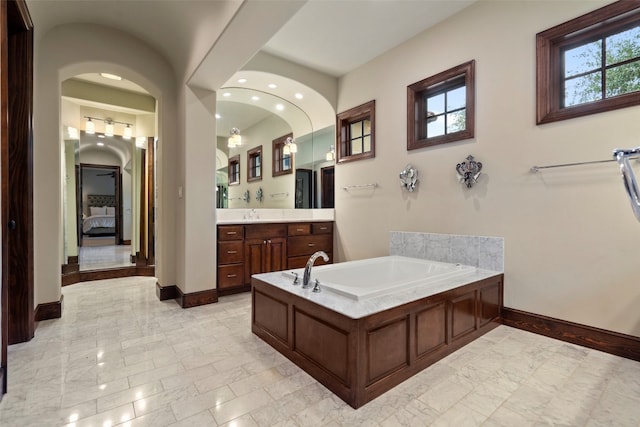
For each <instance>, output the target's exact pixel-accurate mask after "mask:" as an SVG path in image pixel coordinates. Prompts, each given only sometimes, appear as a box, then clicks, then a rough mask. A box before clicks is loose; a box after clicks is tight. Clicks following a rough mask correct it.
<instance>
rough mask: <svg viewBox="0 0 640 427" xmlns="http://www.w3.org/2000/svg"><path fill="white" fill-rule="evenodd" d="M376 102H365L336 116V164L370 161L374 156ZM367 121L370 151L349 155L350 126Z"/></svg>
mask: <svg viewBox="0 0 640 427" xmlns="http://www.w3.org/2000/svg"><path fill="white" fill-rule="evenodd" d="M375 117H376V101H375V99H374V100H373V101H369V102H366V103H364V104H362V105H359V106H357V107H353V108H351V109H349V110H347V111H343V112H342V113H339V114H338V115H337V116H336V142H337V149H336V163H345V162H352V161H355V160H364V159H371V158H373V157H375V156H376V144H375V127H376V125H375V123H376V119H375ZM366 119H369V122H370V128H371V133H370V136H371V149H370V150H369V151H366V152H362V153H358V154H351V141H352V139H351V124H353V123H357V122H361V121H364V120H366Z"/></svg>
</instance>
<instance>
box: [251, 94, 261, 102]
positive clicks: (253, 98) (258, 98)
mask: <svg viewBox="0 0 640 427" xmlns="http://www.w3.org/2000/svg"><path fill="white" fill-rule="evenodd" d="M251 99H252V100H253V101H259V100H260V97H259V96H255V95H254V96H252V97H251Z"/></svg>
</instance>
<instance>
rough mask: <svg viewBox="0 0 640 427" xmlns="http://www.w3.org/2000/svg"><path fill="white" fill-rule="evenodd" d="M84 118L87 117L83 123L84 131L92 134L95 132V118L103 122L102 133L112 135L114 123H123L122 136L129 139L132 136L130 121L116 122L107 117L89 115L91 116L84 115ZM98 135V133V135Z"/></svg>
mask: <svg viewBox="0 0 640 427" xmlns="http://www.w3.org/2000/svg"><path fill="white" fill-rule="evenodd" d="M84 118H85V119H87V122H86V124H85V127H84V129H85V132H86V133H88V134H90V135H93V134H94V133H96V124H95V122H96V121H97V120H99V121H101V122H104V134H105V135H106V136H113V135H114V134H115V125H116V124H118V125H123V126H124V127H125V128H124V130H123V132H122V136H123V137H124V138H125V139H130V138H131V137H132V136H133V124H132V123H127V122H118V121H116V120H113V119H111V118H109V117H107V118H106V119H101V118H98V117H91V116H84ZM98 136H100V135H98Z"/></svg>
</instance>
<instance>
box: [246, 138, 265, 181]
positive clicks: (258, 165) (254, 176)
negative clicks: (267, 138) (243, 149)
mask: <svg viewBox="0 0 640 427" xmlns="http://www.w3.org/2000/svg"><path fill="white" fill-rule="evenodd" d="M261 179H262V145H260V146H258V147H255V148H252V149H251V150H248V151H247V182H251V181H260V180H261Z"/></svg>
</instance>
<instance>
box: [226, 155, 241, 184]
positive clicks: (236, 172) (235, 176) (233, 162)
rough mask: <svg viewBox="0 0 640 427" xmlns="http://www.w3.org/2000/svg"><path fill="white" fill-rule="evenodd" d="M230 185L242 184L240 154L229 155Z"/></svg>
mask: <svg viewBox="0 0 640 427" xmlns="http://www.w3.org/2000/svg"><path fill="white" fill-rule="evenodd" d="M227 170H228V171H229V185H238V184H240V155H239V154H238V155H236V156H233V157H229V167H228V169H227Z"/></svg>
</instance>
